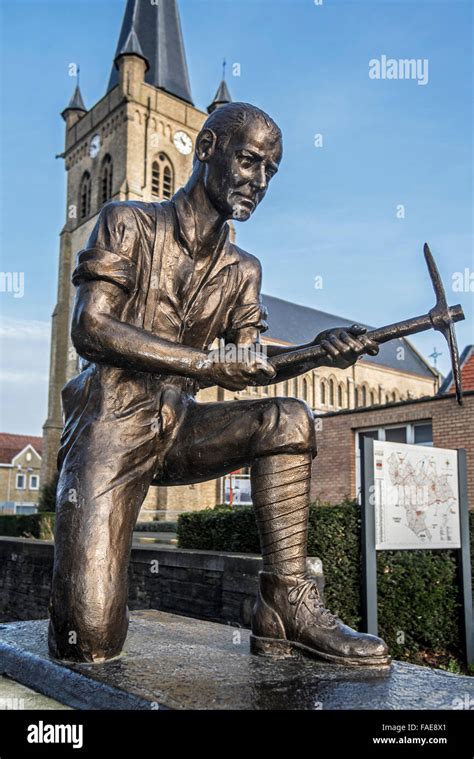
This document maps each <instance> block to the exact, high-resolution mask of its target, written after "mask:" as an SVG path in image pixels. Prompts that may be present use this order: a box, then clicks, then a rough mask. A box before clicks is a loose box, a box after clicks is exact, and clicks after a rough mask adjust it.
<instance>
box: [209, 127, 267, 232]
mask: <svg viewBox="0 0 474 759" xmlns="http://www.w3.org/2000/svg"><path fill="white" fill-rule="evenodd" d="M281 156H282V144H281V140H280V138H279V137H278V136H276V135H275V133H274V132H273V131H271V130H270V129H269V128H268V127H267V126H266V124H265V123H264V122H263V121H261V120H260V119H252V120H251V121H249V122H248V123H247V124H246V125H245V126H244V127H242V128H241V129H239V130H237V131H236V132H234V134H233V135H232V136H231V138H230V140H229V141H228V142H227V144H226V145H225V146H224V147H223V148H220V147H219V146H218V145H217V146H216V147H215V149H214V150H212V151H211V155H210V156H209V158H208V160H207V161H206V172H205V178H204V182H205V187H206V191H207V194H208V196H209V198H210V200H211V202H212V204H213V206H214V207H215V208H216V209H217V210H218V211H219V213H221V214H222V216H224V217H225V218H227V219H237V220H238V221H246V220H247V219H248V218H249V217H250V216H251V215H252V214H253V212H254V211H255V209H256V207H257V206H258V204H259V203H260V202H261V201H262V199H263V198H264V196H265V193H266V192H267V189H268V185H269V183H270V180H271V178H272V177H273V176H274V175H275V174H276V172H277V171H278V166H279V164H280V161H281Z"/></svg>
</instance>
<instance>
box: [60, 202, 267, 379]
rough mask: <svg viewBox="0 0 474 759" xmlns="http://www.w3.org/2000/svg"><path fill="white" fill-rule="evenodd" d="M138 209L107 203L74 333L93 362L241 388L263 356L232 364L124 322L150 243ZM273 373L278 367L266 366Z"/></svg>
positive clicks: (85, 270) (85, 263)
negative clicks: (143, 254)
mask: <svg viewBox="0 0 474 759" xmlns="http://www.w3.org/2000/svg"><path fill="white" fill-rule="evenodd" d="M140 235H143V232H140V227H139V225H137V219H136V218H135V211H134V209H133V208H131V207H130V206H128V205H127V204H126V203H110V204H108V205H107V206H104V208H103V209H102V211H101V213H100V215H99V219H98V221H97V223H96V225H95V227H94V230H93V231H92V234H91V237H90V238H89V241H88V243H87V246H86V248H85V249H84V250H83V251H81V252H80V253H79V254H78V258H77V266H76V268H75V270H74V272H73V276H72V281H73V284H74V285H75V286H76V288H77V292H76V301H75V306H74V311H73V317H72V324H71V337H72V341H73V344H74V347H75V348H76V350H77V352H78V353H79V355H80V356H83V357H84V358H85V359H87V360H88V361H93V362H97V363H103V364H108V365H110V366H117V367H119V368H125V369H132V370H135V371H144V372H150V373H154V374H166V373H168V374H178V375H181V376H185V377H192V378H193V379H197V380H198V381H199V382H200V383H201V381H202V382H203V383H210V384H217V385H221V386H222V387H226V388H228V389H230V390H234V389H237V390H239V389H242V388H243V387H245V386H246V385H247V384H248V383H249V380H251V379H253V377H254V376H255V375H256V374H257V373H259V372H260V371H261V370H262V367H261V365H260V362H259V361H258V360H252V361H249V362H245V363H240V364H238V365H230V364H227V363H225V362H220V361H218V360H216V359H215V357H213V356H212V354H210V353H209V352H207V351H202V350H198V349H196V348H192V347H190V346H187V345H182V344H181V343H174V342H172V341H169V340H165V339H163V338H161V337H159V336H157V335H155V334H153V333H152V332H149V331H148V330H145V329H142V328H140V327H137V326H135V325H133V324H128V323H127V322H125V321H123V320H122V314H123V313H124V310H125V306H126V304H127V300H128V298H130V296H131V293H132V292H133V291H134V289H135V287H136V286H137V284H138V283H137V281H136V272H137V263H138V256H139V251H140V246H141V245H143V243H144V242H145V241H144V240H143V239H142V236H140ZM263 371H264V372H265V371H266V372H267V374H269V375H273V373H274V370H273V369H271V368H270V367H263Z"/></svg>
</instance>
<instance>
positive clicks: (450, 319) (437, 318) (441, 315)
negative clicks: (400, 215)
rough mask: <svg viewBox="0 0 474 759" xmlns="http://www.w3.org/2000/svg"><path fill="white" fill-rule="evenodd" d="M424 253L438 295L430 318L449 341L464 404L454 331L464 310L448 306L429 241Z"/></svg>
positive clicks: (452, 365)
mask: <svg viewBox="0 0 474 759" xmlns="http://www.w3.org/2000/svg"><path fill="white" fill-rule="evenodd" d="M423 253H424V254H425V260H426V264H427V266H428V271H429V273H430V277H431V281H432V283H433V288H434V291H435V295H436V303H435V305H434V307H433V308H432V309H431V311H430V312H429V313H430V319H431V322H432V324H433V329H436V330H438V332H441V334H442V335H444V337H445V338H446V341H447V343H448V347H449V354H450V356H451V368H452V372H453V380H454V386H455V388H456V398H457V399H458V403H459V404H460V405H462V384H461V367H460V365H459V351H458V344H457V341H456V334H455V332H454V321H460V319H464V314H463V310H462V308H461V306H459V305H458V306H452V307H451V308H450V307H449V306H448V303H447V301H446V294H445V292H444V287H443V283H442V281H441V277H440V275H439V271H438V267H437V266H436V264H435V261H434V258H433V254H432V253H431V250H430V249H429V246H428V243H427V242H425V245H424V247H423Z"/></svg>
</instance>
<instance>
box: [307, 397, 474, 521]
mask: <svg viewBox="0 0 474 759" xmlns="http://www.w3.org/2000/svg"><path fill="white" fill-rule="evenodd" d="M425 420H426V421H430V422H431V423H432V426H433V444H434V446H435V447H436V448H465V449H466V451H467V464H468V495H469V506H470V508H473V507H474V392H472V391H470V392H468V393H466V394H465V397H464V405H463V406H459V405H458V403H457V401H456V399H455V397H454V396H453V395H449V396H448V395H443V396H437V397H435V398H427V399H418V400H413V401H403V402H401V403H390V404H387V405H385V406H377V407H375V408H368V409H358V410H357V411H356V410H351V411H340V412H337V413H334V414H326V415H323V416H321V415H318V416H317V420H316V424H317V429H318V428H320V429H319V432H317V438H318V455H317V457H316V459H315V461H314V464H313V477H312V485H311V496H312V498H313V499H316V498H320V499H321V500H323V501H328V502H329V503H333V504H336V503H340V502H341V501H342V500H343V499H344V498H345V497H350V498H354V497H355V496H356V451H355V440H356V430H361V429H364V428H365V429H368V428H371V427H382V426H386V425H392V424H397V423H402V422H405V423H407V422H421V421H425Z"/></svg>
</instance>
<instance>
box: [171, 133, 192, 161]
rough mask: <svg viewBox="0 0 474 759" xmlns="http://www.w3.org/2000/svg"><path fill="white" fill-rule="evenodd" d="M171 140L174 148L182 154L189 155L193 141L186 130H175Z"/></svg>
mask: <svg viewBox="0 0 474 759" xmlns="http://www.w3.org/2000/svg"><path fill="white" fill-rule="evenodd" d="M173 142H174V146H175V148H176V150H178V151H179V152H180V153H182V154H183V155H189V154H190V152H191V150H192V149H193V141H192V139H191V137H190V136H189V134H186V132H175V135H174V137H173Z"/></svg>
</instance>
